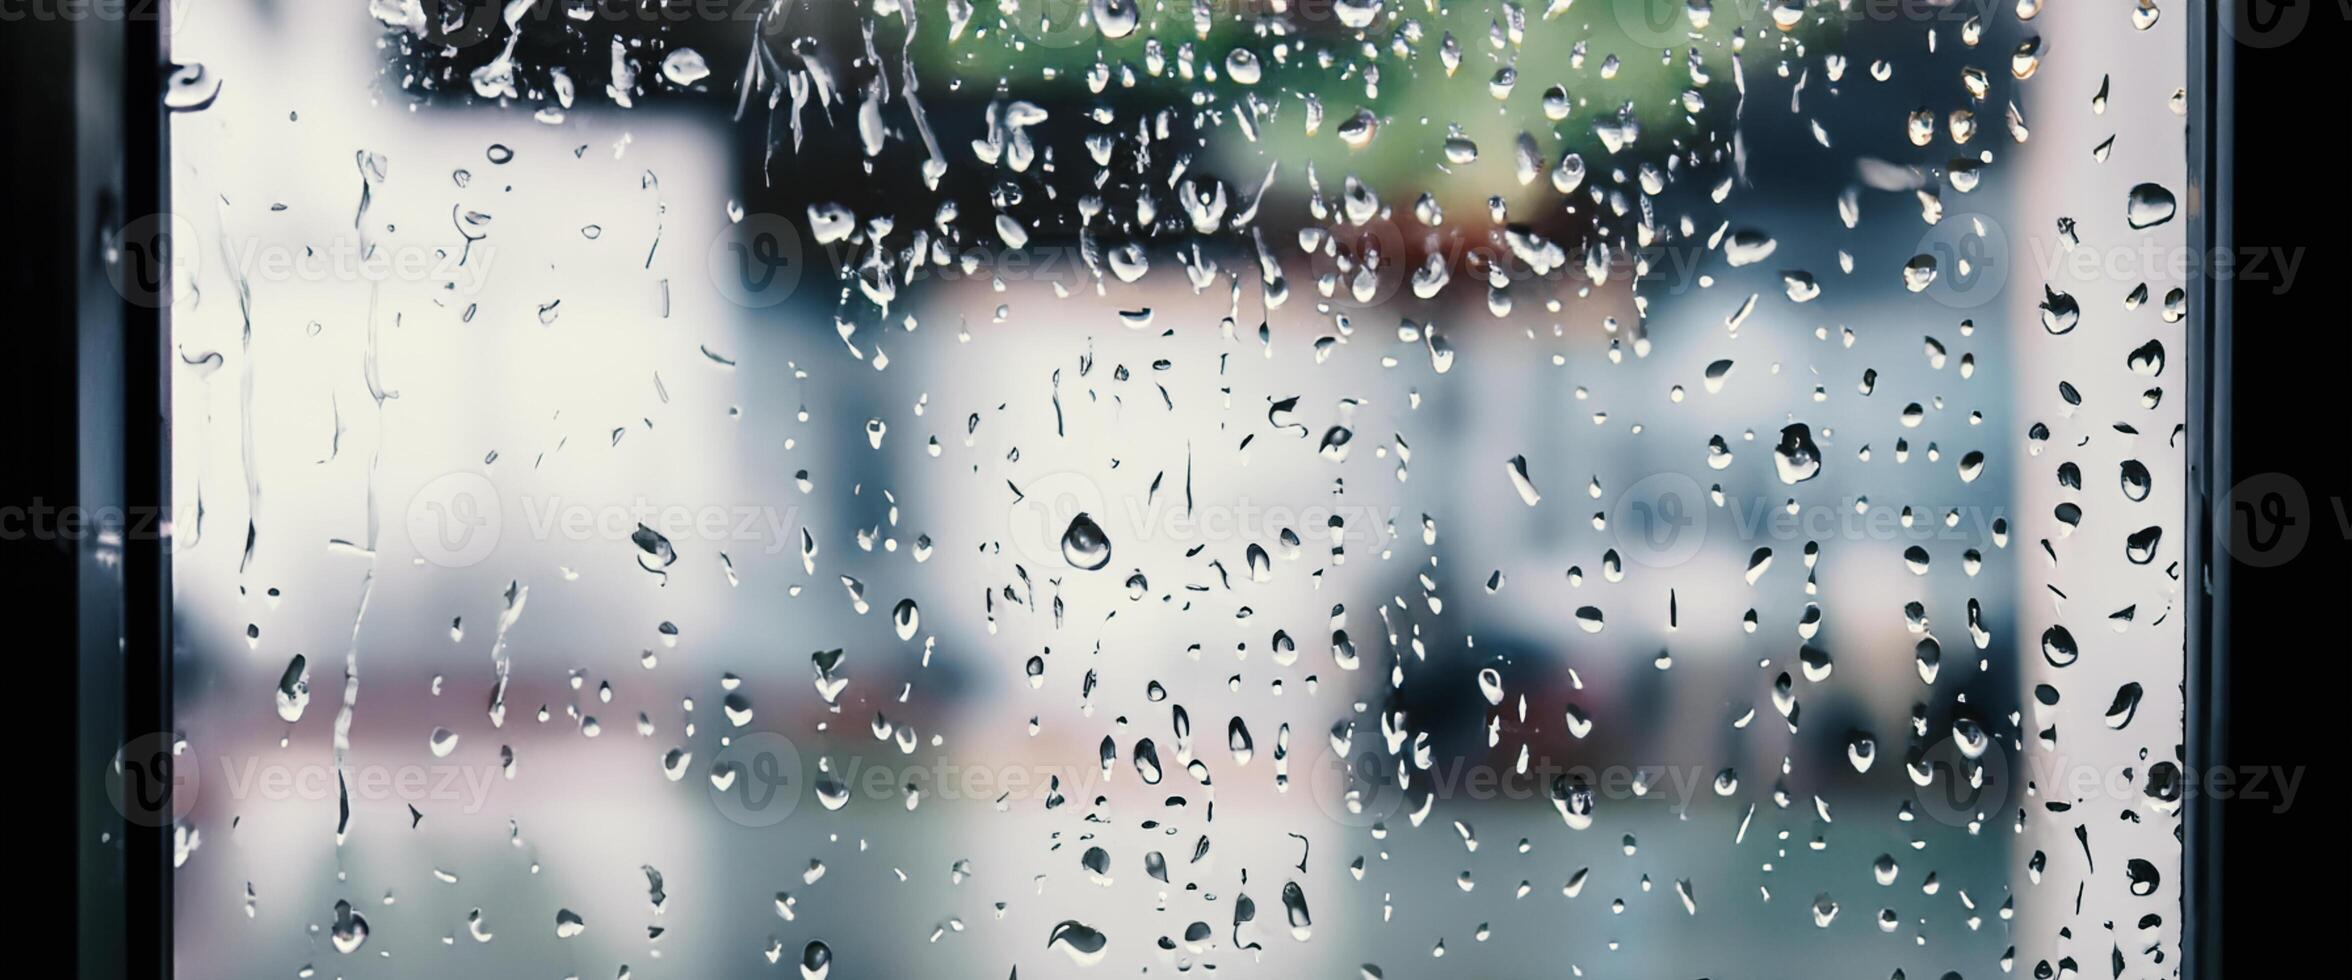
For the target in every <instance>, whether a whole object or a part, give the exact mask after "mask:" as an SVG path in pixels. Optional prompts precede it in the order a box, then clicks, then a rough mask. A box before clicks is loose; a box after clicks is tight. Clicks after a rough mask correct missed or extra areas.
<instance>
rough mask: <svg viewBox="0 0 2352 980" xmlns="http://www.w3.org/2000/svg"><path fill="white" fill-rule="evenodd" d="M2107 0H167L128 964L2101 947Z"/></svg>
mask: <svg viewBox="0 0 2352 980" xmlns="http://www.w3.org/2000/svg"><path fill="white" fill-rule="evenodd" d="M2163 13H2164V11H2163V10H2161V9H2160V8H2159V7H2157V6H2156V5H2155V4H2153V3H2148V2H2142V3H2141V4H2140V5H2138V6H2137V7H2134V6H2132V5H2128V4H2127V5H2120V6H2118V5H2089V4H2073V5H2057V4H2052V5H2049V6H2047V7H2044V6H2043V5H2042V4H2041V3H2040V2H2039V0H2022V2H2019V3H2017V4H2014V5H2008V4H1952V5H1937V4H1914V5H1892V4H1852V5H1843V4H1837V3H1811V4H1806V3H1800V2H1797V0H1782V2H1776V3H1768V4H1756V3H1743V4H1732V3H1716V4H1712V5H1711V4H1709V3H1706V2H1704V0H1691V2H1688V3H1682V4H1675V3H1664V2H1650V0H1585V2H1583V3H1576V4H1570V3H1568V2H1565V0H1562V2H1555V3H1549V4H1546V3H1543V2H1533V3H1505V2H1461V0H1457V2H1450V3H1440V2H1437V0H1327V2H1325V0H1291V2H1282V0H1269V2H1255V0H1247V2H1245V0H1165V2H1155V0H1086V2H1078V0H947V2H944V3H941V2H934V0H871V2H857V3H849V2H822V3H819V2H805V3H804V2H797V0H791V2H774V3H767V2H752V3H740V4H739V3H727V4H718V5H714V4H692V3H666V4H665V3H650V2H598V0H563V2H541V3H533V2H529V0H521V2H516V3H511V4H504V5H500V4H490V3H456V2H422V3H420V2H419V0H372V2H371V3H368V4H358V3H339V4H337V3H300V4H281V3H266V2H259V0H214V2H210V3H205V4H200V5H196V6H194V7H192V8H191V9H189V10H188V11H187V12H186V14H185V15H184V16H182V17H180V18H178V20H177V21H176V26H175V30H174V33H173V35H172V48H173V52H174V58H175V60H177V61H178V62H180V63H182V64H185V65H189V66H201V71H200V72H199V71H197V70H196V69H195V68H193V67H191V68H190V69H188V70H186V71H183V72H182V73H181V75H180V76H179V78H178V81H177V82H176V87H175V89H174V92H173V95H172V100H173V105H174V107H175V109H177V110H179V111H177V112H176V114H175V115H174V117H173V127H172V142H173V146H172V164H173V186H172V199H173V200H174V202H175V208H176V214H174V215H172V216H170V220H171V221H172V223H173V227H174V229H175V231H178V232H180V233H181V234H182V235H183V236H184V238H183V240H185V241H193V242H199V243H201V247H200V248H196V249H187V250H183V251H184V252H186V253H187V254H185V255H183V256H182V257H181V259H180V261H181V262H183V264H184V268H183V272H184V274H183V275H182V277H181V278H180V280H179V281H180V282H182V283H183V284H184V285H185V288H184V290H183V292H182V293H181V294H180V295H178V296H176V297H174V300H173V307H172V311H173V325H172V329H173V336H174V342H175V345H176V346H177V348H178V351H179V354H180V364H179V365H178V366H177V369H176V370H177V375H176V377H175V379H174V383H175V388H174V391H175V396H174V397H175V405H174V412H175V419H174V433H175V436H174V438H175V444H174V449H175V464H174V465H175V473H174V485H175V487H177V488H178V492H179V494H180V500H179V501H178V502H177V505H178V508H179V510H180V511H181V512H182V513H185V514H189V515H192V519H189V520H185V521H183V526H182V528H181V535H180V539H179V549H178V551H177V553H176V556H175V571H174V575H175V582H176V590H177V597H176V618H177V629H178V634H177V635H178V637H179V638H180V646H179V651H178V660H179V663H178V667H177V683H178V691H177V695H178V696H177V710H178V714H179V718H180V726H181V734H182V736H183V737H184V740H185V747H184V749H183V751H184V753H185V755H186V756H187V757H188V758H190V759H193V760H194V763H195V768H196V770H197V772H198V775H197V778H196V781H195V782H194V787H195V788H194V790H193V791H191V792H187V793H185V794H184V795H185V796H187V797H188V800H187V801H185V814H184V816H183V817H182V818H181V823H180V826H179V840H180V850H181V854H180V859H181V866H180V869H179V879H178V885H177V887H178V890H179V903H178V910H177V916H178V930H179V931H178V934H177V936H176V937H175V940H174V942H175V945H176V948H177V951H178V956H179V970H180V972H181V974H182V975H183V976H184V977H189V978H208V977H244V976H252V975H255V974H260V975H273V974H279V973H284V974H292V975H299V976H308V975H312V972H313V971H316V972H317V973H319V974H322V975H332V976H389V975H419V974H423V973H427V972H431V973H436V974H445V975H450V976H466V977H507V976H576V977H614V976H645V977H662V976H685V977H703V976H749V975H764V974H766V973H768V972H771V971H782V972H785V973H787V974H788V973H789V972H790V971H791V970H793V969H796V968H797V969H798V970H800V971H801V973H802V975H803V976H807V977H820V976H824V975H826V974H827V973H828V971H829V970H834V969H838V971H839V972H840V973H841V974H842V975H846V976H861V977H862V976H915V975H924V976H928V975H971V974H975V973H977V974H979V975H1003V974H1012V973H1016V972H1017V973H1018V974H1019V975H1027V976H1063V975H1088V974H1106V975H1109V974H1132V973H1135V972H1138V971H1159V972H1167V971H1170V970H1175V971H1179V972H1181V971H1189V970H1208V969H1220V970H1238V971H1255V970H1269V969H1270V970H1282V971H1290V972H1295V973H1296V974H1297V975H1300V976H1334V975H1347V974H1348V973H1349V971H1355V970H1360V971H1361V973H1362V975H1364V976H1418V975H1451V974H1459V975H1476V976H1532V975H1539V974H1540V975H1547V976H1555V975H1561V974H1563V973H1578V974H1594V975H1602V976H1611V975H1617V976H1623V975H1634V976H1669V975H1672V976H1704V975H1742V974H1752V973H1755V972H1757V971H1758V970H1759V969H1762V970H1763V972H1766V973H1773V972H1790V971H1797V972H1806V973H1815V972H1818V973H1822V974H1825V975H1834V976H1854V977H1883V976H1913V977H1938V976H1948V975H1960V976H1992V975H1996V974H1999V973H2016V972H2023V973H2030V974H2032V975H2037V976H2044V975H2064V974H2067V973H2082V972H2088V971H2093V970H2096V971H2102V972H2105V971H2109V970H2115V971H2127V972H2129V973H2131V974H2133V975H2154V974H2162V973H2165V972H2167V971H2168V970H2170V969H2171V968H2173V967H2174V966H2175V965H2176V960H2177V953H2178V936H2179V908H2180V904H2179V892H2178V884H2179V878H2180V875H2179V869H2180V865H2181V856H2180V855H2181V852H2180V844H2179V842H2178V839H2177V835H2178V832H2179V816H2178V805H2179V802H2180V794H2181V792H2182V782H2183V776H2182V771H2181V758H2180V744H2181V742H2182V738H2183V734H2182V703H2181V699H2180V685H2181V683H2182V677H2183V673H2182V632H2181V617H2180V616H2179V615H2178V613H2177V611H2176V610H2175V609H2174V608H2173V607H2174V603H2175V601H2176V599H2177V598H2178V597H2179V595H2180V589H2181V587H2182V582H2181V577H2182V571H2181V551H2180V546H2181V534H2180V529H2181V518H2182V515H2183V508H2184V506H2185V504H2184V497H2183V493H2182V486H2183V483H2184V474H2185V464H2184V463H2183V430H2182V419H2183V415H2182V410H2181V405H2182V402H2181V400H2180V398H2179V397H2178V396H2177V395H2173V394H2172V393H2171V392H2170V391H2169V389H2170V388H2171V387H2172V385H2173V382H2174V379H2176V378H2178V377H2179V376H2180V372H2181V370H2182V368H2181V366H2180V365H2179V364H2168V363H2167V359H2166V352H2167V351H2178V350H2181V349H2182V348H2183V337H2184V336H2185V329H2186V327H2185V325H2184V323H2183V322H2182V321H2183V315H2184V311H2185V308H2186V307H2185V303H2184V300H2183V293H2182V290H2183V289H2184V288H2185V287H2186V285H2187V282H2188V277H2190V276H2192V275H2196V274H2198V273H2199V272H2200V271H2201V267H2200V265H2199V259H2200V257H2199V256H2197V255H2195V254H2194V253H2192V252H2190V251H2189V250H2188V249H2187V246H2186V244H2185V237H2184V229H2185V225H2186V221H2185V220H2182V219H2180V218H2178V217H2176V214H2177V212H2178V211H2179V209H2180V208H2181V206H2182V205H2184V204H2186V203H2189V202H2184V201H2182V200H2180V194H2181V193H2183V190H2184V189H2185V187H2186V186H2187V185H2186V183H2185V175H2186V164H2185V158H2184V147H2183V140H2182V133H2183V128H2182V127H2183V119H2182V117H2183V113H2184V108H2185V104H2184V96H2183V94H2182V86H2183V85H2184V84H2185V63H2186V54H2185V52H2186V35H2185V33H2184V31H2185V24H2184V20H2185V18H2182V17H2178V16H2171V17H2167V16H2163ZM1825 954H1826V955H1825ZM1440 957H1442V959H1440ZM1759 964H1779V965H1777V966H1765V967H1759Z"/></svg>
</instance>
